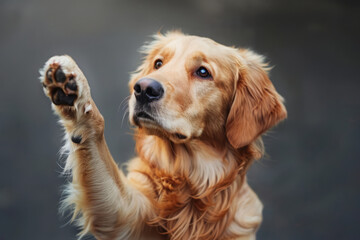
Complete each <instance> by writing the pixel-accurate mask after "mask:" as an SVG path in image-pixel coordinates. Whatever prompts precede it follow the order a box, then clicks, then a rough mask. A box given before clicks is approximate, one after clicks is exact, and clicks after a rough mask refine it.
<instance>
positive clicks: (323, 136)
mask: <svg viewBox="0 0 360 240" xmlns="http://www.w3.org/2000/svg"><path fill="white" fill-rule="evenodd" d="M359 12H360V2H359V1H355V0H354V1H351V0H342V1H340V0H329V1H327V0H318V1H289V0H278V1H277V0H267V1H260V0H247V1H245V0H223V1H220V0H186V1H171V0H167V1H161V0H153V1H146V0H142V1H140V0H138V1H130V0H129V1H120V0H112V1H111V0H109V1H100V0H97V1H96V0H76V1H70V0H64V1H49V0H27V1H25V0H23V1H21V0H1V1H0V81H1V82H0V84H1V85H0V99H1V100H0V240H12V239H16V240H18V239H19V240H20V239H21V240H23V239H37V240H42V239H44V240H45V239H47V240H48V239H54V240H57V239H62V240H63V239H69V240H70V239H71V240H72V239H76V236H75V235H76V234H77V232H78V231H77V229H76V228H75V227H73V226H71V225H69V224H67V222H68V220H69V218H68V217H66V216H65V217H62V216H61V215H60V214H58V206H59V200H60V198H61V186H63V184H64V183H65V182H66V181H67V180H66V179H65V178H63V177H60V172H61V171H62V168H61V166H63V162H62V161H60V160H59V154H58V150H59V149H60V147H61V142H62V141H61V139H62V131H61V129H60V126H59V125H58V124H57V118H56V117H55V116H54V115H53V113H52V111H51V109H50V102H49V100H48V99H47V98H46V97H45V96H44V94H43V92H42V87H41V84H40V83H39V80H38V77H39V73H38V70H39V68H41V67H42V66H43V64H44V63H45V61H46V60H47V59H48V58H49V57H51V56H52V55H55V54H69V55H71V56H72V57H73V58H74V59H75V60H76V61H77V63H78V65H79V66H80V68H81V69H82V70H83V72H84V73H85V75H86V76H87V78H88V81H89V83H90V86H91V88H92V95H93V98H94V100H95V102H96V103H97V106H98V107H99V109H100V111H101V112H102V114H103V116H104V117H105V120H106V130H105V135H106V138H107V141H108V144H109V147H110V150H111V152H112V154H113V156H114V158H115V159H116V161H117V162H118V163H122V162H124V161H126V160H127V159H129V158H131V157H132V156H133V155H134V150H133V149H134V142H133V140H132V137H131V135H130V133H131V130H130V129H129V124H128V121H127V116H125V120H124V121H122V119H123V116H124V114H125V109H124V104H123V105H121V102H122V101H123V100H124V99H125V98H126V96H128V86H127V81H128V79H129V73H130V72H131V71H133V70H135V69H136V67H137V66H138V65H139V64H140V59H141V55H140V54H139V53H138V50H139V48H140V47H141V45H142V44H143V43H144V42H145V41H149V40H150V39H151V38H150V36H151V35H152V34H153V33H155V32H157V31H159V30H160V31H162V32H166V31H167V30H172V29H181V30H182V31H183V32H185V33H188V34H193V35H201V36H204V37H209V38H212V39H214V40H216V41H218V42H220V43H223V44H225V45H235V46H239V47H246V48H251V49H253V50H255V51H256V52H258V53H260V54H263V55H265V56H266V57H267V60H268V61H269V62H270V64H271V65H272V66H274V68H273V70H272V71H271V79H272V81H273V83H274V85H275V86H276V88H277V90H278V92H279V93H280V94H281V95H283V96H284V98H285V99H286V107H287V109H288V113H289V117H288V119H287V120H286V121H285V122H283V123H281V124H280V125H279V126H278V127H276V128H275V129H273V130H272V131H271V133H269V134H268V135H267V136H266V137H265V138H264V140H265V145H266V149H267V153H268V156H267V157H265V158H264V159H262V160H261V161H259V162H256V163H255V164H254V165H253V166H252V168H251V170H250V172H249V174H248V179H249V183H250V185H251V186H252V188H253V189H254V190H255V192H256V193H257V194H258V195H259V198H260V199H261V200H262V201H263V203H264V206H265V208H264V212H263V213H264V221H263V224H262V226H261V228H260V230H259V232H258V234H257V236H258V239H259V240H263V239H277V240H278V239H294V240H297V239H299V240H303V239H316V240H318V239H358V236H359V231H358V229H359V216H360V191H359V185H360V174H359V171H360V96H359V94H360V79H359V73H358V71H359V63H360V60H359V53H360V51H359V50H360V47H359V46H360V44H359V43H360V26H359V25H360V17H359V16H360V14H359ZM89 239H91V237H89Z"/></svg>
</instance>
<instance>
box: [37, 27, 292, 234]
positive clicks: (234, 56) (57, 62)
mask: <svg viewBox="0 0 360 240" xmlns="http://www.w3.org/2000/svg"><path fill="white" fill-rule="evenodd" d="M143 52H144V53H145V54H146V57H145V59H144V61H143V64H142V65H141V66H140V67H139V68H138V70H137V71H136V72H135V73H134V74H133V76H132V77H131V80H130V83H129V86H130V93H131V97H130V100H129V116H130V122H131V123H132V124H134V125H135V126H136V128H135V130H134V131H135V140H136V153H137V157H136V158H134V159H132V160H131V161H129V163H128V172H129V173H128V175H127V176H125V175H124V174H123V173H122V171H121V170H119V169H118V167H117V165H116V163H115V162H114V160H113V158H112V157H111V154H110V152H109V150H108V148H107V145H106V142H105V138H104V135H103V132H104V120H103V118H102V116H101V114H100V112H99V111H98V109H97V108H96V105H95V103H94V102H93V100H92V99H91V95H90V88H89V86H88V84H87V81H86V78H85V77H84V75H83V73H82V72H81V70H80V69H79V68H78V67H77V65H76V63H75V62H74V61H73V60H72V59H71V58H70V57H68V56H55V57H53V58H51V59H49V61H48V62H47V63H46V64H45V66H44V70H43V72H42V76H41V81H42V82H43V84H44V91H45V94H47V95H48V96H49V97H50V98H51V99H53V101H54V99H56V96H55V97H54V95H56V89H58V88H61V89H62V90H63V91H64V92H65V94H70V93H71V94H72V93H73V92H67V91H69V90H68V89H67V88H66V84H65V83H67V82H71V81H73V80H72V79H75V81H76V84H77V86H78V88H77V90H76V99H75V101H74V103H73V105H71V104H70V105H69V106H68V105H63V104H58V103H57V105H56V104H53V108H54V110H55V111H56V113H57V114H58V115H59V116H60V118H61V122H62V123H63V125H64V127H65V131H66V139H67V140H68V141H67V144H66V145H65V148H64V149H65V150H66V151H67V152H68V154H69V158H68V160H67V163H66V169H67V170H71V172H72V182H71V184H70V185H69V187H68V189H67V191H66V193H67V198H66V199H65V200H64V207H68V206H72V207H73V208H74V219H77V222H78V224H79V225H80V226H81V227H82V229H83V232H82V234H85V233H87V232H91V233H92V234H93V235H94V236H95V237H96V238H97V239H171V240H180V239H193V240H210V239H229V240H230V239H255V232H256V230H257V228H258V227H259V225H260V223H261V220H262V215H261V212H262V204H261V202H260V201H259V200H258V198H257V196H256V194H255V193H254V192H253V191H252V190H251V188H250V187H249V186H248V184H247V182H246V176H245V175H246V171H247V169H248V168H249V166H250V164H251V162H252V161H253V160H255V159H259V158H260V157H261V156H262V154H263V146H262V141H261V137H260V135H261V134H262V133H264V132H265V131H266V130H267V129H269V128H271V127H272V126H274V125H275V124H277V123H278V122H279V121H281V120H283V119H284V118H286V110H285V107H284V105H283V99H282V97H281V96H280V95H279V94H278V93H277V92H276V90H275V88H274V86H273V85H272V83H271V82H270V80H269V78H268V75H267V65H266V64H265V63H263V58H262V57H261V56H259V55H257V54H255V53H254V52H252V51H250V50H246V49H235V48H232V47H226V46H223V45H220V44H218V43H216V42H214V41H212V40H210V39H206V38H200V37H195V36H188V35H184V34H182V33H180V32H171V33H167V34H166V35H161V34H158V35H156V36H155V39H154V41H152V42H151V43H149V44H148V45H146V46H145V47H144V49H143ZM158 59H160V60H161V61H162V63H163V65H162V66H161V67H160V68H158V69H155V68H154V62H155V61H156V60H158ZM199 67H205V68H206V69H208V70H209V72H210V73H211V77H210V78H206V79H204V78H201V77H199V76H198V75H197V74H196V71H197V69H199ZM49 69H50V70H49ZM57 69H62V71H63V72H64V73H65V75H66V82H65V83H59V82H58V81H57V80H56V77H57V75H56V74H57V73H56V70H57ZM49 71H50V73H48V72H49ZM54 72H55V73H54ZM144 77H146V78H151V79H155V80H156V81H158V82H159V83H161V85H162V86H163V87H164V89H165V93H164V97H163V98H162V99H161V101H157V102H155V103H152V108H151V109H152V111H151V112H150V113H151V114H152V115H153V117H154V119H155V120H154V121H149V120H146V119H140V120H136V119H135V118H134V116H135V115H136V111H137V110H136V105H137V101H136V98H135V96H134V94H133V91H134V90H133V88H134V85H135V83H136V82H137V81H138V80H139V79H142V78H144ZM74 136H81V138H80V139H81V140H80V141H76V140H74V139H73V140H72V141H70V140H71V139H72V138H73V137H74Z"/></svg>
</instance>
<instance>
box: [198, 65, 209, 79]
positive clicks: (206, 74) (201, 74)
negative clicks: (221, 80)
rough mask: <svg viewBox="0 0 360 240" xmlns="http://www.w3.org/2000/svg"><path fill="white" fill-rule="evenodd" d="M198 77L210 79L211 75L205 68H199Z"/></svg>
mask: <svg viewBox="0 0 360 240" xmlns="http://www.w3.org/2000/svg"><path fill="white" fill-rule="evenodd" d="M196 75H198V76H199V77H201V78H210V77H211V74H210V73H209V71H208V70H207V69H206V68H205V67H199V69H198V70H196Z"/></svg>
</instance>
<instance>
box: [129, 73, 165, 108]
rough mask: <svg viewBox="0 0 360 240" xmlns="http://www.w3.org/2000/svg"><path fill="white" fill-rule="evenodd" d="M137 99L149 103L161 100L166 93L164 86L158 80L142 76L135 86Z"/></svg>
mask: <svg viewBox="0 0 360 240" xmlns="http://www.w3.org/2000/svg"><path fill="white" fill-rule="evenodd" d="M134 95H135V97H136V100H137V101H139V102H141V103H149V102H152V101H157V100H159V99H160V98H161V97H162V96H163V95H164V88H163V87H162V86H161V84H160V83H159V82H158V81H155V80H153V79H151V78H142V79H140V80H139V81H137V83H135V86H134Z"/></svg>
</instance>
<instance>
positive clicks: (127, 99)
mask: <svg viewBox="0 0 360 240" xmlns="http://www.w3.org/2000/svg"><path fill="white" fill-rule="evenodd" d="M130 97H131V95H129V96H126V97H125V98H124V99H123V100H122V101H121V103H120V104H119V107H118V109H117V111H118V112H120V107H121V106H122V105H123V104H124V106H127V105H128V102H129V100H130ZM123 110H124V109H123Z"/></svg>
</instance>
